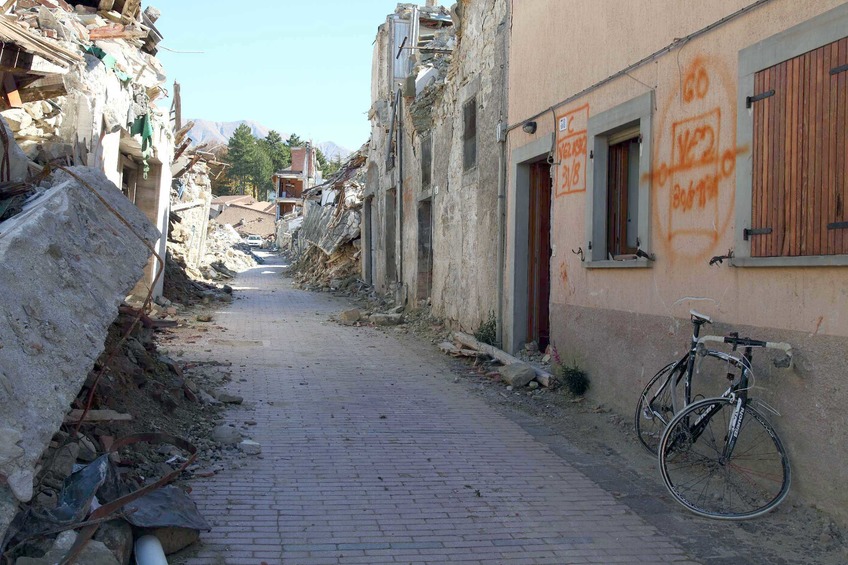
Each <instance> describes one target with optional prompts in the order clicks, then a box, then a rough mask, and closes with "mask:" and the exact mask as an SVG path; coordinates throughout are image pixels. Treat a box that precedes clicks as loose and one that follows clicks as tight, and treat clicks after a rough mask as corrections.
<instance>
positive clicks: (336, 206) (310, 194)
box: [278, 144, 367, 289]
mask: <svg viewBox="0 0 848 565" xmlns="http://www.w3.org/2000/svg"><path fill="white" fill-rule="evenodd" d="M366 154H367V144H366V145H365V146H363V147H362V148H360V149H359V150H358V151H357V152H355V153H353V154H352V155H351V156H350V157H349V158H348V160H347V161H346V162H345V163H344V164H343V165H342V167H341V168H340V169H339V171H338V172H337V173H336V174H335V175H334V176H333V177H332V178H331V179H330V180H329V181H327V182H325V183H324V184H321V185H318V186H316V187H314V188H312V189H310V190H308V191H307V192H305V193H304V206H303V216H302V220H301V221H300V222H297V221H296V220H297V219H298V218H297V217H293V218H285V219H284V222H281V224H282V225H284V226H296V227H295V228H294V230H293V231H292V232H289V233H283V234H279V235H278V239H281V240H283V241H284V242H286V241H297V242H298V246H296V247H294V248H292V249H291V250H292V251H293V254H294V257H295V263H294V269H293V273H294V279H295V282H296V283H298V284H299V285H301V286H303V287H305V288H313V289H317V288H333V289H341V288H347V287H348V286H350V285H352V284H356V283H357V282H358V281H357V278H358V276H359V270H360V267H359V257H360V254H361V246H362V241H361V239H360V224H361V222H362V217H361V216H362V203H363V193H364V190H365V159H366Z"/></svg>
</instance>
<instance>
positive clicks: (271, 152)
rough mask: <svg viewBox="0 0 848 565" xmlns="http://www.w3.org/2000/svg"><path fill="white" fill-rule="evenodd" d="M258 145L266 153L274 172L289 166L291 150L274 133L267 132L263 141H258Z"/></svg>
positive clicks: (278, 135)
mask: <svg viewBox="0 0 848 565" xmlns="http://www.w3.org/2000/svg"><path fill="white" fill-rule="evenodd" d="M259 145H260V146H262V147H263V148H264V149H265V150H266V151H267V152H268V156H269V157H270V158H271V163H272V165H273V169H274V172H277V171H282V170H283V169H285V168H286V167H288V166H289V165H291V148H290V147H289V146H288V145H286V143H284V142H283V138H282V137H281V136H280V134H279V133H277V132H276V131H274V130H271V131H269V132H268V135H267V136H266V137H265V139H262V140H260V141H259Z"/></svg>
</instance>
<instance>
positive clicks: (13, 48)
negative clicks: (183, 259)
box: [0, 0, 174, 539]
mask: <svg viewBox="0 0 848 565" xmlns="http://www.w3.org/2000/svg"><path fill="white" fill-rule="evenodd" d="M3 9H4V10H6V11H7V13H6V14H4V15H2V17H0V71H2V94H3V96H2V97H0V117H2V119H0V148H2V150H3V160H2V167H0V262H2V264H3V265H4V268H3V269H2V272H0V281H2V283H1V284H2V286H3V288H4V300H3V303H2V305H0V319H2V320H3V322H2V323H0V349H2V354H0V385H2V386H0V406H2V413H0V416H2V418H0V539H1V538H2V537H3V536H2V534H3V532H4V531H5V530H6V528H7V526H8V524H9V523H10V520H11V519H12V517H13V515H14V514H15V511H16V508H17V505H18V503H19V502H26V501H29V500H30V498H31V497H32V496H33V479H34V476H35V474H36V472H37V469H36V466H37V464H38V461H39V459H40V457H41V456H42V453H43V452H44V450H45V448H46V447H47V446H48V444H49V443H50V441H51V438H52V437H53V434H54V432H55V431H56V430H57V429H58V428H59V426H60V425H61V424H62V422H63V418H64V416H65V412H66V411H67V410H68V408H69V406H70V403H71V401H72V400H73V399H74V398H75V397H76V395H77V393H78V392H79V390H80V388H81V386H82V384H83V382H84V380H85V378H86V375H87V374H88V373H89V371H90V370H91V369H92V367H93V366H94V363H95V360H96V359H97V358H98V356H99V355H100V353H101V352H102V351H103V348H104V340H105V337H106V334H107V330H108V328H109V326H110V325H111V324H112V322H113V321H114V320H115V318H116V316H117V314H118V307H119V306H120V305H121V303H122V302H123V301H124V299H125V297H127V295H128V294H131V293H132V294H136V295H138V296H140V297H142V300H143V301H149V299H150V298H152V297H157V296H159V295H161V293H162V288H163V280H162V272H163V269H164V264H163V262H164V259H163V258H164V256H165V249H166V247H165V246H166V238H165V234H166V232H167V227H168V208H169V200H170V199H169V193H170V189H171V184H172V171H171V161H172V158H173V154H174V144H173V141H174V136H173V132H172V128H171V125H170V119H169V116H168V115H167V112H165V111H162V110H160V109H158V108H157V107H156V106H155V105H154V101H155V100H156V99H157V98H158V97H159V96H161V95H162V94H163V93H164V88H163V86H162V85H163V83H164V80H165V75H164V72H163V69H162V66H161V65H160V63H159V62H158V60H157V59H156V57H155V54H156V44H157V43H158V41H159V40H160V39H161V36H160V35H159V33H158V31H157V30H156V28H155V26H154V22H155V21H156V19H157V18H158V16H159V13H158V11H157V10H155V9H154V8H148V9H147V10H145V11H144V12H142V10H141V6H140V2H139V1H135V0H104V1H99V2H91V1H88V2H66V1H65V0H18V1H17V2H6V3H5V4H4V6H3ZM59 169H61V170H59ZM34 283H36V284H34Z"/></svg>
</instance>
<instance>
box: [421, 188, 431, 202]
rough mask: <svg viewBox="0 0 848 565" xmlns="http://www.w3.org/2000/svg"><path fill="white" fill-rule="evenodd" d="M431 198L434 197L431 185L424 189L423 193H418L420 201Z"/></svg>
mask: <svg viewBox="0 0 848 565" xmlns="http://www.w3.org/2000/svg"><path fill="white" fill-rule="evenodd" d="M431 198H433V187H431V186H428V187H427V188H425V189H422V190H421V193H420V194H419V195H418V201H419V202H421V201H422V200H430V199H431Z"/></svg>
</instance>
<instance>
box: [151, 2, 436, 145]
mask: <svg viewBox="0 0 848 565" xmlns="http://www.w3.org/2000/svg"><path fill="white" fill-rule="evenodd" d="M397 3H398V2H397V0H251V1H244V0H242V1H240V2H233V1H232V0H226V1H225V0H151V1H150V2H148V1H145V2H144V6H147V5H148V4H152V5H153V6H156V7H157V8H158V9H159V10H160V11H161V12H162V16H161V18H160V19H159V20H158V21H157V22H156V27H157V28H158V29H159V31H160V32H161V33H162V35H163V36H164V39H163V40H162V43H161V44H160V45H162V46H164V47H168V48H170V49H174V50H178V51H203V53H202V54H192V53H172V52H170V51H167V50H165V49H160V51H159V55H158V57H159V59H160V60H161V61H162V63H163V65H164V66H165V70H166V72H167V74H168V83H169V84H168V90H169V91H170V90H171V85H173V81H174V80H175V79H176V80H177V81H178V82H179V83H180V89H181V93H182V107H183V116H184V117H186V118H189V117H191V118H203V119H207V120H213V121H222V122H225V121H235V120H242V119H246V120H255V121H257V122H259V123H261V124H262V125H265V126H267V127H269V128H271V129H276V130H277V131H279V132H280V133H297V134H298V135H300V137H301V138H304V139H312V140H313V141H316V142H319V141H334V142H336V143H337V144H339V145H342V146H344V147H347V148H349V149H357V148H359V146H360V145H361V144H363V143H365V141H367V139H368V135H369V133H370V126H369V123H368V117H367V112H368V108H369V106H370V105H371V55H372V52H373V45H372V43H373V41H374V38H375V37H376V34H377V26H379V25H380V24H381V23H383V22H384V21H385V19H386V15H388V14H390V13H392V12H394V10H395V7H396V6H397ZM421 3H422V4H423V0H422V2H421Z"/></svg>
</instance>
